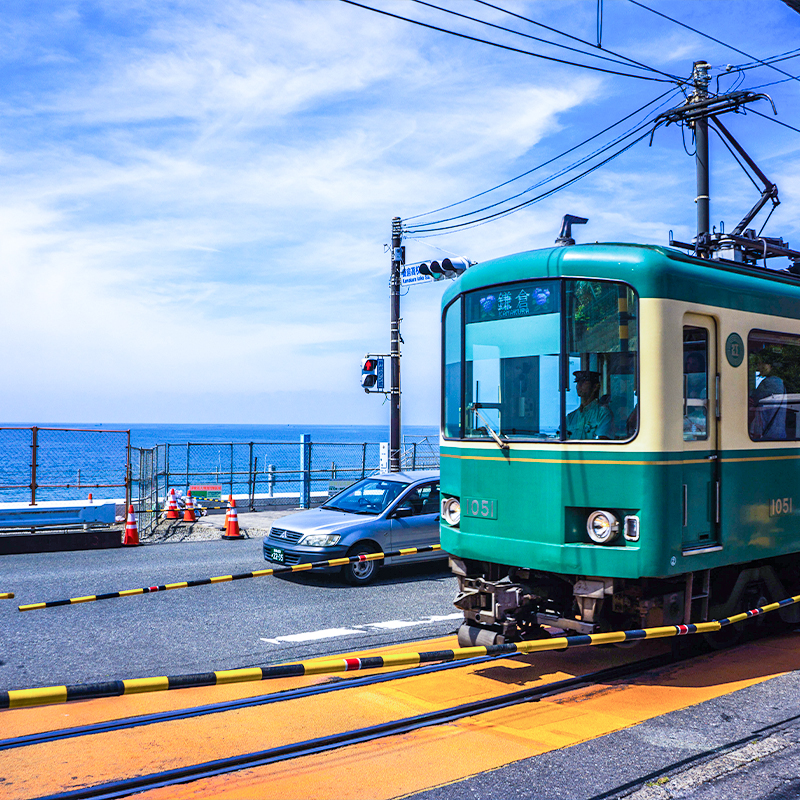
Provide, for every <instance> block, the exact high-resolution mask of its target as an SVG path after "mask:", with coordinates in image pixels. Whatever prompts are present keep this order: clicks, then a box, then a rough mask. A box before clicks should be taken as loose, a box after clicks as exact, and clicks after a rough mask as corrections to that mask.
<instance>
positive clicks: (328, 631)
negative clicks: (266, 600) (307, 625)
mask: <svg viewBox="0 0 800 800" xmlns="http://www.w3.org/2000/svg"><path fill="white" fill-rule="evenodd" d="M365 633H366V631H359V630H354V629H353V628H325V630H322V631H311V632H309V633H292V634H290V635H289V636H278V637H276V638H275V639H262V640H261V641H262V642H269V643H270V644H281V643H283V642H313V641H316V640H317V639H333V638H335V637H337V636H359V635H360V636H363V635H364V634H365Z"/></svg>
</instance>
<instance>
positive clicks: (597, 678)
mask: <svg viewBox="0 0 800 800" xmlns="http://www.w3.org/2000/svg"><path fill="white" fill-rule="evenodd" d="M679 660H685V658H684V659H675V658H674V657H673V656H672V655H671V654H666V655H663V656H657V657H655V658H650V659H646V660H644V661H640V662H636V663H634V664H628V665H624V666H619V667H611V668H607V669H604V670H598V671H596V672H591V673H587V674H585V675H579V676H576V677H574V678H567V679H564V680H561V681H556V682H554V683H549V684H545V685H544V686H537V687H533V688H531V689H522V690H520V691H517V692H510V693H508V694H503V695H499V696H497V697H492V698H486V699H484V700H475V701H472V702H469V703H463V704H461V705H457V706H450V707H448V708H444V709H440V710H438V711H431V712H428V713H425V714H418V715H416V716H412V717H404V718H402V719H399V720H394V721H392V722H384V723H380V724H378V725H371V726H368V727H366V728H357V729H354V730H350V731H344V732H342V733H336V734H331V735H328V736H322V737H318V738H316V739H307V740H304V741H301V742H294V743H292V744H288V745H281V746H279V747H272V748H269V749H266V750H259V751H256V752H252V753H243V754H240V755H236V756H230V757H228V758H220V759H215V760H214V761H206V762H202V763H200V764H193V765H191V766H188V767H179V768H177V769H171V770H165V771H162V772H156V773H151V774H150V775H140V776H137V777H135V778H126V779H124V780H121V781H112V782H108V783H104V784H98V785H95V786H89V787H83V788H81V789H75V790H71V791H67V792H60V793H58V794H51V795H45V796H42V797H39V798H32V800H112V798H118V797H127V796H129V795H130V794H131V793H132V792H142V791H146V790H151V789H157V788H161V787H167V786H174V785H176V784H181V783H190V782H192V781H196V780H202V779H205V778H211V777H214V776H216V775H224V774H228V773H231V772H237V771H239V770H242V769H252V768H254V767H261V766H267V765H269V764H274V763H278V762H281V761H289V760H291V759H295V758H301V757H302V756H307V755H314V754H316V753H324V752H328V751H331V750H336V749H339V748H342V747H349V746H352V745H355V744H361V743H363V742H369V741H374V740H376V739H382V738H385V737H387V736H394V735H398V734H402V733H409V732H411V731H415V730H420V729H421V728H429V727H434V726H436V725H444V724H446V723H448V722H455V721H457V720H460V719H464V718H465V717H471V716H476V715H478V714H485V713H487V712H489V711H496V710H499V709H502V708H508V707H511V706H515V705H519V704H520V703H529V702H537V701H539V700H542V699H544V698H547V697H552V696H555V695H559V694H564V693H565V692H569V691H573V690H575V689H579V688H582V687H584V686H590V685H593V684H597V683H604V682H607V681H613V680H621V679H624V678H630V677H635V676H636V675H639V674H642V673H643V672H647V671H648V670H651V669H656V668H658V667H662V666H666V665H667V664H673V663H675V662H676V661H679Z"/></svg>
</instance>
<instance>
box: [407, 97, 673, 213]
mask: <svg viewBox="0 0 800 800" xmlns="http://www.w3.org/2000/svg"><path fill="white" fill-rule="evenodd" d="M676 91H677V89H669V90H667V91H666V92H664V93H663V94H660V95H659V96H658V97H655V98H654V99H652V100H651V101H650V102H649V103H645V104H644V105H643V106H640V107H639V108H637V109H636V110H635V111H631V112H630V114H626V115H625V116H624V117H622V118H621V119H618V120H617V121H616V122H614V123H612V124H611V125H608V126H607V127H605V128H603V130H601V131H598V132H597V133H595V134H593V135H592V136H590V137H589V138H588V139H584V140H583V141H582V142H580V143H579V144H576V145H574V146H573V147H570V148H569V150H564V152H563V153H559V154H558V155H557V156H553V157H552V158H550V159H548V160H547V161H543V162H542V163H541V164H537V165H536V166H535V167H532V168H531V169H529V170H527V171H526V172H523V173H521V174H520V175H517V176H516V177H514V178H509V179H508V180H507V181H503V183H498V184H497V186H492V188H491V189H485V190H484V191H482V192H478V193H477V194H474V195H472V196H471V197H467V198H465V199H464V200H458V201H457V202H455V203H450V204H448V205H446V206H441V207H440V208H434V209H433V210H432V211H426V212H425V213H423V214H415V215H414V216H412V217H406V218H405V219H404V220H403V221H404V222H410V221H411V220H412V219H419V218H420V217H428V216H430V215H431V214H438V213H439V212H440V211H447V209H449V208H455V207H456V206H460V205H463V204H464V203H469V202H470V201H471V200H476V199H477V198H479V197H483V196H484V195H487V194H489V193H491V192H494V191H496V190H497V189H502V188H503V187H504V186H508V185H509V184H510V183H513V182H514V181H518V180H520V179H521V178H524V177H526V176H527V175H530V174H532V173H534V172H536V171H537V170H539V169H541V168H542V167H546V166H547V165H548V164H552V163H553V162H554V161H558V159H559V158H563V157H564V156H566V155H569V153H572V152H574V151H575V150H578V149H579V148H581V147H583V146H584V145H585V144H588V143H589V142H591V141H593V140H594V139H597V137H598V136H602V135H603V134H604V133H607V132H608V131H610V130H611V129H612V128H616V127H617V125H620V124H622V123H623V122H625V120H628V119H630V118H631V117H633V116H635V115H636V114H638V113H639V112H640V111H644V110H645V109H646V108H647V107H648V106H651V105H653V103H657V102H658V101H659V100H661V99H662V98H664V97H666V96H667V95H672V94H675V92H676Z"/></svg>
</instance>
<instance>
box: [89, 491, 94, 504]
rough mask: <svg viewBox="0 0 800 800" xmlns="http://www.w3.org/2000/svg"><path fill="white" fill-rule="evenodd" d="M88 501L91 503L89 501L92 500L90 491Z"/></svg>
mask: <svg viewBox="0 0 800 800" xmlns="http://www.w3.org/2000/svg"><path fill="white" fill-rule="evenodd" d="M89 502H90V503H91V502H93V501H92V493H91V492H89Z"/></svg>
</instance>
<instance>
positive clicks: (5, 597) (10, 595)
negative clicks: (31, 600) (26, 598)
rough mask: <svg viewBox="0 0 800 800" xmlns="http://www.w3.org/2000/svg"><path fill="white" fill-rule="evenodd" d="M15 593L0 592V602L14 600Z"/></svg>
mask: <svg viewBox="0 0 800 800" xmlns="http://www.w3.org/2000/svg"><path fill="white" fill-rule="evenodd" d="M13 599H14V592H0V600H13Z"/></svg>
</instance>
